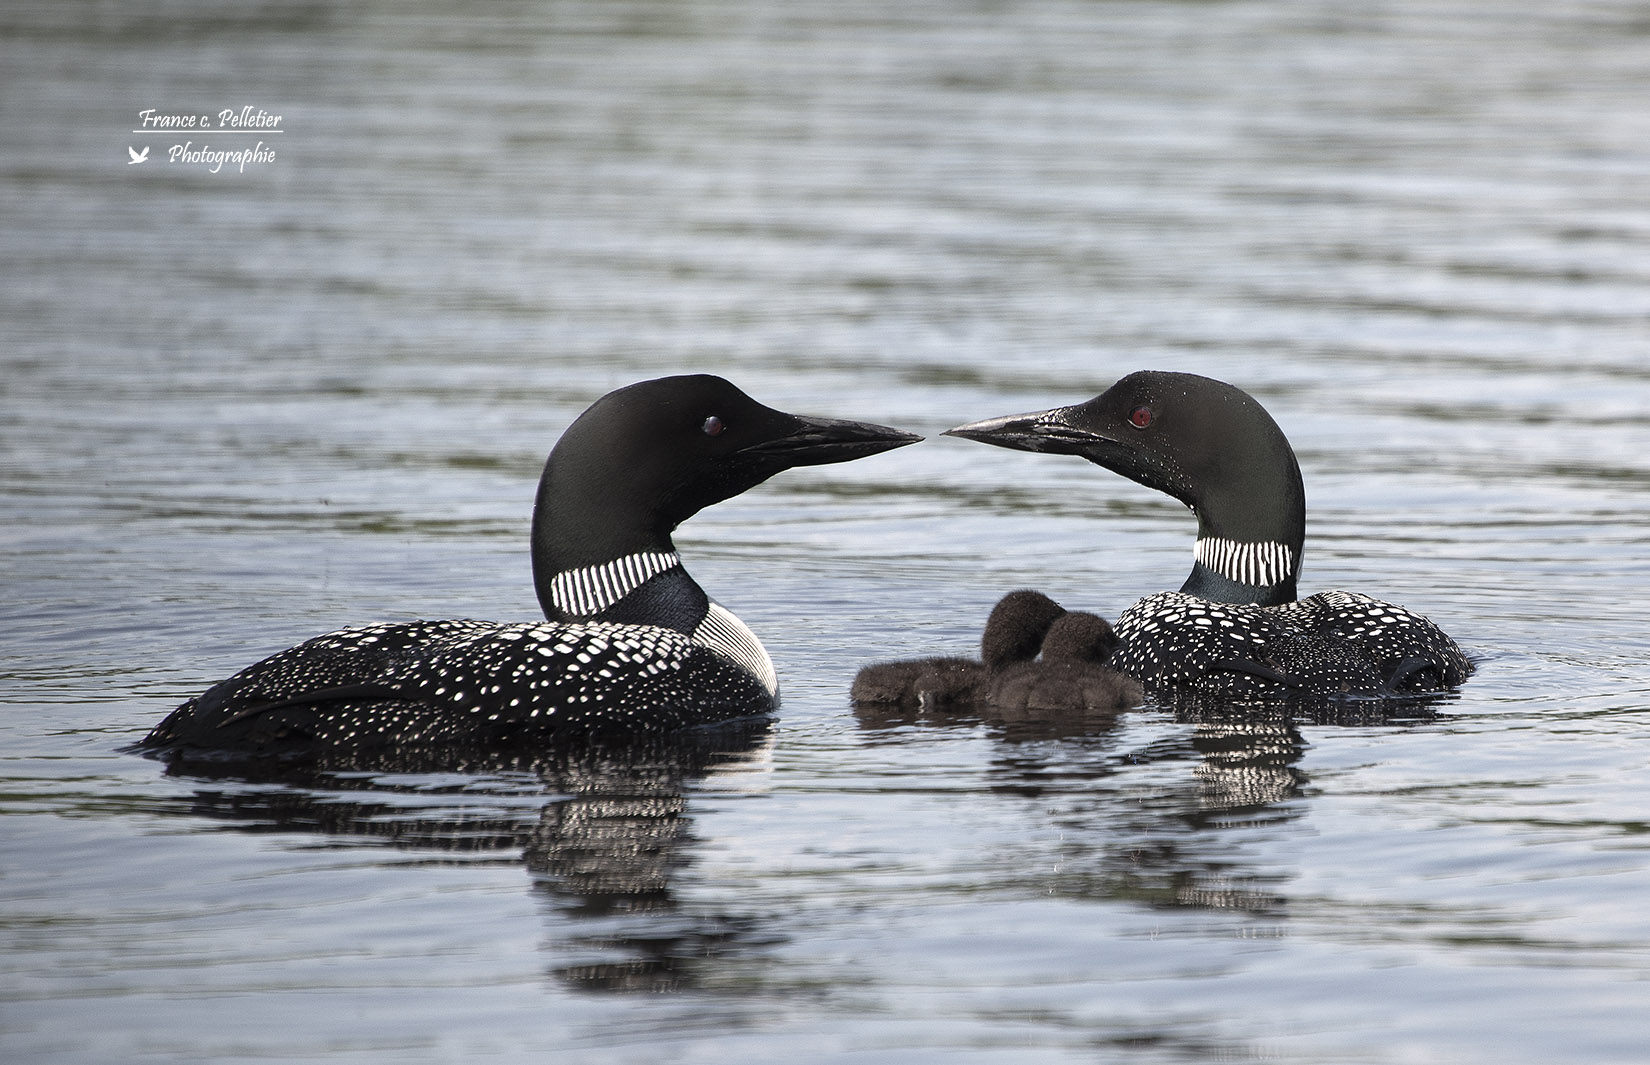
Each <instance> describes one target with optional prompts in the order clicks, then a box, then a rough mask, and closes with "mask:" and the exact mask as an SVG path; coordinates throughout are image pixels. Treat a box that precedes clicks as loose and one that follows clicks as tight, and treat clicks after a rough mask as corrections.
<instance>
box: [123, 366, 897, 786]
mask: <svg viewBox="0 0 1650 1065" xmlns="http://www.w3.org/2000/svg"><path fill="white" fill-rule="evenodd" d="M919 439H921V438H920V437H918V436H915V435H913V434H910V433H906V432H902V431H900V430H898V429H890V428H887V427H884V426H880V425H869V424H864V423H860V422H850V421H832V420H824V419H816V418H805V417H800V416H797V415H794V414H786V413H784V412H782V411H777V410H773V409H771V408H769V407H765V406H763V405H762V404H760V403H757V402H756V401H755V400H753V399H751V398H750V397H749V396H747V395H746V394H745V393H744V392H742V391H740V390H739V389H738V388H735V387H734V386H733V385H732V384H730V383H728V382H727V381H725V380H723V379H721V378H719V377H713V376H709V375H692V376H682V377H666V378H661V379H658V380H653V381H644V382H641V383H639V384H633V385H630V386H628V387H625V388H621V389H618V390H617V391H614V392H611V393H609V394H608V395H606V396H604V397H602V398H601V399H599V400H597V401H596V403H595V404H594V405H592V406H591V407H590V408H589V409H588V410H586V411H585V412H584V413H583V414H582V415H580V416H579V418H578V419H577V420H575V421H574V422H573V424H572V425H571V426H569V427H568V428H567V430H566V431H565V432H564V433H563V434H562V436H561V439H560V440H559V441H557V443H556V445H555V448H554V449H553V450H552V451H551V453H550V457H549V460H548V461H547V462H546V463H545V466H544V474H543V476H542V478H541V479H540V481H539V487H538V496H537V501H536V503H535V505H534V510H533V528H532V562H533V581H534V586H535V589H536V591H537V593H538V598H539V603H540V605H541V606H542V607H543V610H544V614H545V617H546V619H547V620H544V621H536V622H532V621H530V622H520V623H499V622H491V621H471V620H459V621H410V622H402V623H392V624H383V625H371V626H367V627H364V628H352V629H343V630H340V631H337V632H332V633H328V634H326V635H323V636H317V637H315V638H314V639H311V640H308V641H306V642H305V643H302V644H299V645H298V646H296V647H293V648H291V649H289V650H286V651H282V652H280V653H279V654H276V655H274V656H272V657H270V658H267V659H265V660H263V661H262V662H259V663H257V664H256V665H253V666H251V667H249V668H247V669H245V670H242V671H241V672H239V673H237V674H235V675H234V676H232V677H230V678H229V679H227V680H224V681H221V682H220V683H218V684H216V685H214V686H212V687H211V688H210V689H208V690H207V691H206V692H205V693H204V694H202V695H200V696H197V697H196V698H193V699H190V700H189V701H188V702H186V703H184V704H183V705H182V706H180V707H178V708H177V709H176V710H174V711H173V712H172V713H171V714H170V715H169V716H167V717H166V718H165V720H163V721H162V722H161V723H160V724H159V725H158V726H156V727H155V729H154V730H153V731H152V732H151V733H150V734H149V735H148V737H147V738H146V739H144V740H143V741H142V742H141V743H140V744H139V745H138V746H139V748H140V749H148V750H156V751H168V750H170V751H178V750H185V751H229V752H234V753H236V754H274V755H288V756H292V755H297V756H335V755H340V754H342V755H345V756H348V755H351V754H359V753H363V752H372V751H385V750H391V749H395V750H407V749H420V750H451V749H454V748H461V749H464V750H513V751H520V750H524V749H525V750H531V749H533V748H535V747H537V746H541V745H545V744H551V743H555V742H558V741H560V740H563V739H571V738H576V737H590V736H607V735H619V736H626V735H636V734H647V733H659V732H664V731H670V730H675V729H680V728H684V727H689V726H694V725H700V724H708V723H713V722H717V721H723V720H728V719H732V718H740V717H750V716H760V715H766V714H769V713H771V712H772V711H773V710H774V709H775V708H776V707H777V705H778V681H777V679H776V677H775V674H774V668H773V663H772V662H771V661H770V660H769V658H768V653H767V651H766V650H764V649H763V647H762V644H761V642H760V641H759V640H757V638H756V636H755V635H754V634H753V633H752V632H751V631H750V629H748V628H747V627H746V626H745V624H744V623H743V622H741V621H740V620H739V619H738V618H737V617H735V616H734V615H733V614H732V613H730V612H729V611H727V610H726V609H724V608H723V607H721V606H719V605H718V604H716V603H715V602H714V601H712V600H711V599H710V598H709V597H708V596H707V595H706V594H705V592H704V591H703V590H702V589H701V588H700V587H699V585H698V584H697V583H696V582H695V581H694V580H693V578H692V577H690V576H689V575H688V573H687V570H685V569H683V568H682V563H681V559H680V557H679V556H678V555H677V553H676V547H675V545H674V544H673V543H672V542H671V533H672V531H673V530H675V528H676V527H677V526H678V525H679V524H680V523H681V522H683V521H685V520H686V519H688V518H689V517H691V516H692V515H693V514H695V513H697V512H698V511H699V510H700V509H702V508H704V507H706V506H709V505H710V504H712V503H717V502H720V501H722V500H724V499H730V498H732V497H733V496H736V495H739V494H740V493H741V492H744V491H745V490H746V489H748V488H752V487H754V486H755V485H758V484H760V483H761V482H763V481H765V480H767V479H768V478H769V477H772V476H773V475H774V474H776V473H778V472H780V471H781V470H785V469H789V468H791V467H793V466H810V465H818V464H822V463H831V462H845V461H847V460H850V459H857V458H861V457H863V456H866V455H874V454H877V453H878V452H882V451H888V450H890V449H892V448H896V447H902V446H904V445H906V444H910V443H914V442H916V441H917V440H919Z"/></svg>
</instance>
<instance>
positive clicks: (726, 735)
mask: <svg viewBox="0 0 1650 1065" xmlns="http://www.w3.org/2000/svg"><path fill="white" fill-rule="evenodd" d="M771 745H772V731H771V724H770V723H768V722H757V723H750V724H745V725H741V726H740V727H739V728H737V729H734V730H729V729H728V728H726V727H723V728H719V729H716V730H714V731H713V732H711V733H709V734H707V735H704V736H694V737H688V738H681V737H678V738H675V739H672V740H669V741H660V742H656V743H651V744H649V745H648V746H646V747H640V748H626V749H622V750H585V751H580V752H577V753H571V754H561V755H557V756H553V757H545V758H540V759H499V758H493V759H490V760H487V761H455V760H452V759H444V760H440V761H437V762H430V761H428V760H412V761H406V762H404V763H401V764H396V765H385V766H381V767H379V768H378V769H377V770H375V771H372V772H362V771H341V770H330V769H327V768H325V767H316V766H296V765H287V766H282V765H274V764H264V765H255V764H248V763H244V762H242V763H217V764H214V763H203V762H177V761H174V762H173V763H171V764H170V765H169V766H168V768H167V774H168V775H170V776H174V777H183V778H189V779H194V780H197V781H199V785H198V786H197V787H196V789H195V790H194V792H193V794H192V795H190V796H189V797H188V798H187V799H184V800H182V801H180V802H179V803H178V804H177V805H176V806H175V807H173V808H171V809H170V810H169V811H167V812H172V813H176V814H178V815H180V816H190V817H206V818H210V819H213V820H216V821H222V822H227V823H229V824H230V825H231V826H232V827H234V828H235V829H237V830H240V831H245V832H300V833H310V834H315V835H320V836H326V837H333V838H335V839H336V841H337V842H336V844H335V845H337V846H346V845H350V846H355V845H359V844H361V843H362V842H363V841H372V842H375V843H381V844H383V845H385V846H388V847H393V848H395V849H397V850H401V851H410V852H415V853H421V854H425V855H427V858H425V859H423V861H427V862H430V863H437V864H440V863H454V862H465V863H470V862H474V861H477V860H481V861H488V860H496V861H498V862H501V863H503V862H507V863H511V864H515V863H519V864H520V865H521V866H522V867H523V868H524V869H525V870H526V871H527V873H528V874H529V876H530V878H531V880H532V883H533V885H534V887H535V888H536V889H537V890H538V891H539V892H540V893H541V894H542V896H543V897H544V898H545V899H546V900H547V901H548V902H549V903H550V905H551V907H552V909H553V911H554V912H555V913H556V914H557V915H558V916H559V917H560V918H562V920H559V921H556V922H553V926H554V927H555V928H557V929H558V930H559V931H558V932H557V933H555V934H554V936H553V938H554V939H555V942H554V944H553V947H552V948H551V949H550V950H549V951H548V953H549V954H550V955H551V956H552V957H553V958H555V959H556V961H557V964H555V965H553V966H552V967H551V968H550V970H549V972H550V974H551V975H552V976H553V977H554V978H555V979H557V980H558V981H560V982H562V983H565V984H567V985H569V986H572V987H575V988H579V989H584V990H592V991H663V990H680V989H684V988H690V987H693V986H695V984H696V982H697V977H698V974H699V973H700V972H702V971H703V970H704V969H705V967H707V966H708V965H711V964H714V963H715V962H716V960H717V959H719V958H721V957H723V956H725V955H727V954H728V953H730V952H734V951H743V950H749V949H753V948H755V947H759V946H764V945H767V944H770V943H772V942H774V941H775V938H774V936H772V935H771V934H769V933H767V932H765V931H764V929H763V928H762V927H761V925H760V924H759V922H758V921H757V920H756V919H755V918H754V917H752V916H750V915H744V914H700V913H698V912H695V911H693V910H691V909H689V908H684V907H682V906H681V905H680V904H679V901H678V899H677V897H676V894H675V891H674V881H675V878H676V877H677V876H678V875H679V874H680V873H681V871H682V870H683V869H684V868H686V867H688V866H689V865H690V864H691V863H692V861H693V844H694V842H695V837H694V835H693V831H692V825H693V818H692V816H691V815H690V813H689V799H688V793H689V791H690V790H691V788H692V787H693V785H694V784H695V783H696V782H697V781H700V780H702V779H704V778H706V777H710V776H714V775H716V774H718V773H725V772H729V771H738V769H740V768H742V767H747V766H749V765H751V764H752V763H753V762H755V761H759V760H761V759H762V758H763V757H764V756H765V755H766V754H767V753H769V751H770V749H771ZM493 855H496V858H493V859H489V856H493Z"/></svg>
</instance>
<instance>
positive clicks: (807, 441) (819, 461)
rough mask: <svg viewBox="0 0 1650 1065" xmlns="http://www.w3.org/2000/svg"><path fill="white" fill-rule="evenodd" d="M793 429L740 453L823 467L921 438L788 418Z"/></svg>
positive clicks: (869, 427) (896, 431) (867, 426)
mask: <svg viewBox="0 0 1650 1065" xmlns="http://www.w3.org/2000/svg"><path fill="white" fill-rule="evenodd" d="M790 417H791V418H792V420H793V421H794V423H795V424H794V425H793V427H792V428H791V430H790V431H789V432H787V433H786V434H785V435H783V436H779V437H774V438H772V439H768V440H764V441H762V442H761V443H758V444H752V445H751V446H750V447H747V448H743V449H742V451H741V453H742V454H746V455H760V456H763V457H765V458H771V459H779V460H780V461H781V462H783V463H784V464H785V465H786V466H787V467H790V466H823V465H825V464H827V463H832V462H848V461H849V460H851V459H862V458H865V457H866V456H867V455H877V454H881V453H882V452H884V451H892V450H893V449H894V448H896V447H904V446H905V445H907V444H914V443H916V442H917V441H918V440H921V439H922V437H920V436H918V435H917V434H915V433H908V432H906V431H905V430H903V429H891V428H889V427H888V426H886V425H873V424H871V423H870V422H850V421H841V420H838V419H832V418H807V417H803V416H801V415H795V414H793V415H790Z"/></svg>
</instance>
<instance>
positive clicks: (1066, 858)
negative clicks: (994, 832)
mask: <svg viewBox="0 0 1650 1065" xmlns="http://www.w3.org/2000/svg"><path fill="white" fill-rule="evenodd" d="M1153 712H1161V713H1163V714H1165V715H1167V716H1168V717H1169V719H1170V720H1169V726H1170V731H1168V732H1167V733H1162V732H1159V733H1157V734H1155V735H1153V736H1152V737H1151V738H1150V739H1149V740H1148V741H1147V742H1145V743H1139V742H1138V741H1137V740H1134V739H1131V737H1138V735H1139V733H1138V730H1137V729H1135V728H1133V727H1131V726H1132V724H1133V723H1134V722H1135V721H1138V720H1140V717H1141V715H1145V714H1151V713H1153ZM855 714H856V717H857V719H858V722H859V725H860V727H861V728H862V729H863V730H865V731H866V732H868V733H875V734H878V735H880V736H882V737H884V738H885V740H886V741H887V742H914V740H913V737H917V736H920V732H921V730H928V729H971V730H979V731H982V732H983V733H984V734H985V735H986V736H987V737H988V738H989V739H990V740H991V742H992V747H993V750H992V754H991V757H990V760H989V769H988V772H989V775H990V786H991V788H992V790H993V791H994V792H996V793H998V794H1002V795H1005V796H1013V797H1017V798H1021V799H1025V800H1028V801H1034V802H1036V803H1038V804H1039V806H1040V807H1041V808H1042V809H1043V810H1045V811H1047V817H1048V818H1049V820H1050V822H1051V824H1052V825H1053V826H1055V827H1057V828H1058V829H1059V830H1060V831H1061V843H1060V847H1061V855H1060V871H1059V873H1058V874H1057V875H1056V876H1055V877H1054V878H1053V879H1052V880H1051V881H1050V882H1048V883H1047V884H1046V885H1044V886H1045V887H1046V888H1047V890H1048V891H1049V892H1050V893H1051V894H1055V895H1062V896H1067V897H1074V898H1088V899H1102V900H1110V901H1125V902H1131V903H1135V904H1140V905H1146V906H1151V907H1163V908H1185V909H1203V910H1211V911H1227V912H1234V911H1235V912H1239V913H1243V914H1247V915H1250V916H1255V917H1272V918H1281V917H1284V916H1286V901H1287V896H1286V892H1285V891H1284V885H1285V883H1286V882H1287V881H1288V880H1289V879H1291V878H1292V876H1293V873H1292V872H1291V871H1290V870H1288V869H1287V868H1279V867H1278V866H1276V865H1275V864H1271V863H1267V862H1261V861H1256V860H1254V859H1252V858H1251V857H1250V855H1251V854H1253V853H1255V851H1254V849H1253V848H1252V847H1250V846H1248V844H1249V843H1251V842H1253V841H1254V840H1255V839H1256V838H1257V837H1258V836H1264V835H1276V834H1277V833H1279V832H1281V831H1284V830H1286V829H1287V827H1288V826H1289V825H1290V824H1292V823H1294V822H1297V821H1299V820H1300V819H1301V818H1302V817H1303V815H1304V814H1305V813H1306V811H1307V809H1308V806H1307V804H1308V802H1309V801H1310V795H1311V792H1310V790H1309V789H1308V785H1309V783H1310V778H1309V777H1308V775H1307V773H1306V772H1305V771H1304V770H1303V769H1302V767H1301V761H1302V758H1303V756H1304V754H1305V752H1306V750H1307V748H1308V746H1309V743H1308V741H1307V739H1306V738H1305V735H1304V734H1303V731H1302V730H1303V727H1307V726H1311V727H1336V726H1383V727H1394V726H1402V725H1408V724H1415V723H1419V722H1422V721H1425V720H1429V719H1431V718H1432V717H1433V716H1435V714H1436V709H1435V701H1434V702H1425V703H1423V702H1395V701H1391V700H1387V701H1380V702H1377V701H1371V702H1368V703H1351V704H1337V705H1328V704H1325V705H1320V706H1303V705H1300V704H1298V703H1280V702H1270V703H1268V702H1241V703H1240V702H1229V701H1219V700H1212V699H1208V698H1200V699H1190V698H1187V699H1181V700H1168V699H1164V700H1159V701H1157V702H1155V703H1152V704H1149V705H1148V706H1146V707H1145V708H1144V709H1143V710H1140V711H1129V712H1124V713H1067V712H1055V711H1032V712H1027V711H1020V710H1016V711H1012V712H1003V711H1001V710H999V709H998V708H995V707H991V706H988V705H982V706H974V707H968V708H966V709H960V710H953V711H950V712H947V711H942V710H935V709H927V708H925V709H912V708H903V709H898V710H895V709H891V708H890V707H887V706H884V705H871V704H858V705H856V707H855ZM912 730H918V731H916V732H913V731H912Z"/></svg>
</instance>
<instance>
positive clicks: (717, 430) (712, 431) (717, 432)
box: [699, 414, 727, 436]
mask: <svg viewBox="0 0 1650 1065" xmlns="http://www.w3.org/2000/svg"><path fill="white" fill-rule="evenodd" d="M699 428H700V429H702V430H704V433H705V435H706V436H721V435H722V430H723V429H726V428H727V426H725V425H723V424H722V419H720V418H718V417H717V416H716V415H714V414H712V415H711V416H710V417H708V418H706V419H705V424H704V425H701V426H700V427H699Z"/></svg>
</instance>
